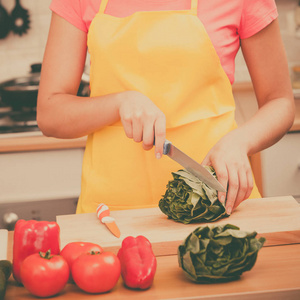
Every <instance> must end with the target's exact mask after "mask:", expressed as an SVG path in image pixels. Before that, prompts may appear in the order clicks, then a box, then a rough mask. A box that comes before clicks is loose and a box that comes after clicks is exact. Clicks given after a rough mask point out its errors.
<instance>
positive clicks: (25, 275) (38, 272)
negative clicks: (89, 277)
mask: <svg viewBox="0 0 300 300" xmlns="http://www.w3.org/2000/svg"><path fill="white" fill-rule="evenodd" d="M69 273H70V270H69V266H68V263H67V262H66V261H65V259H64V258H63V257H62V256H60V255H52V256H51V254H50V251H47V252H46V253H42V252H40V253H35V254H31V255H29V256H27V257H26V258H25V259H24V261H23V262H22V264H21V269H20V275H21V280H22V283H23V285H24V287H25V288H26V289H27V290H28V291H29V292H30V293H31V294H33V295H35V296H38V297H50V296H54V295H56V294H58V293H59V292H60V291H61V290H62V289H63V288H64V287H65V285H66V283H67V281H68V278H69Z"/></svg>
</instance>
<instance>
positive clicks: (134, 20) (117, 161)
mask: <svg viewBox="0 0 300 300" xmlns="http://www.w3.org/2000/svg"><path fill="white" fill-rule="evenodd" d="M51 9H52V11H53V15H52V20H51V26H50V32H49V37H48V42H47V46H46V51H45V56H44V61H43V68H42V75H41V82H40V90H39V96H38V107H37V119H38V124H39V126H40V128H41V130H42V131H43V133H44V134H45V135H46V136H53V137H57V138H77V137H81V136H84V135H88V140H87V145H86V151H85V155H84V160H83V169H82V186H81V195H80V198H79V202H78V207H77V212H78V213H85V212H94V211H95V210H96V207H97V205H98V203H100V202H105V203H106V204H107V205H109V206H110V208H111V209H128V208H143V207H152V206H156V205H157V204H158V201H159V200H160V198H161V195H163V194H164V192H165V188H166V184H167V182H168V180H170V179H171V172H172V171H177V170H178V169H180V166H179V165H178V164H176V163H175V162H173V161H172V160H171V159H169V158H168V157H162V148H163V143H164V141H165V139H166V138H167V139H168V140H170V141H171V142H173V143H174V144H175V145H176V146H178V147H179V148H181V149H182V150H183V151H184V152H186V153H187V154H189V155H190V156H191V157H193V158H194V159H195V160H197V161H199V162H202V164H204V165H212V166H213V167H214V168H215V170H216V174H217V177H218V179H219V181H220V183H221V184H222V185H223V186H224V187H227V193H226V194H225V193H221V192H219V194H218V197H219V199H220V201H221V202H223V203H225V199H226V210H227V212H228V213H229V214H230V213H231V212H232V211H233V210H234V209H235V208H236V207H237V206H238V205H239V204H240V203H241V202H242V201H243V200H245V199H247V198H249V197H250V198H253V197H259V193H258V191H257V189H256V187H255V184H254V182H253V177H252V172H251V167H250V164H249V160H248V156H249V155H252V154H254V153H256V152H259V151H261V150H263V149H265V148H267V147H269V146H271V145H273V144H274V143H275V142H277V141H278V140H279V139H280V138H281V137H282V136H283V135H284V134H285V133H286V132H287V130H288V129H289V128H290V127H291V125H292V122H293V119H294V103H293V95H292V89H291V84H290V80H289V72H288V67H287V61H286V57H285V52H284V47H283V44H282V41H281V38H280V32H279V26H278V20H277V10H276V6H275V3H274V1H273V0H264V1H262V0H255V1H253V0H244V1H241V0H234V1H223V0H215V1H202V0H199V1H197V0H178V1H168V0H155V1H153V0H151V1H150V0H149V1H145V0H141V1H138V0H129V1H122V0H81V1H80V0H76V1H74V0H65V1H58V0H53V1H52V4H51ZM240 46H241V48H242V51H243V55H244V57H245V60H246V63H247V66H248V68H249V72H250V75H251V78H252V82H253V85H254V89H255V93H256V96H257V101H258V106H259V110H258V112H257V113H256V114H255V116H254V117H253V118H252V119H251V120H249V121H248V122H246V123H245V124H244V125H243V126H241V127H239V128H237V126H236V123H235V120H234V109H235V105H234V99H233V96H232V90H231V83H232V82H233V80H234V79H233V76H234V58H235V55H236V53H237V51H238V49H239V47H240ZM87 47H88V51H89V53H90V56H91V71H90V85H91V95H90V98H88V99H86V98H80V97H77V96H76V92H77V89H78V85H79V83H80V80H81V75H82V72H83V69H84V64H85V58H86V50H87ZM154 138H155V150H152V151H145V150H150V149H152V148H153V141H154ZM253 187H254V188H253Z"/></svg>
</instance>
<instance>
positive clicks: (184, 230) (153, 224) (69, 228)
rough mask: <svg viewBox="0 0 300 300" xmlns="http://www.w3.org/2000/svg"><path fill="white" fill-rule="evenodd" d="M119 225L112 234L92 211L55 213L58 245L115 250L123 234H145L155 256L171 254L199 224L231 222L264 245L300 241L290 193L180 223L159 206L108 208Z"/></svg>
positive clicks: (299, 212) (297, 212)
mask: <svg viewBox="0 0 300 300" xmlns="http://www.w3.org/2000/svg"><path fill="white" fill-rule="evenodd" d="M111 215H112V216H113V217H115V219H116V223H117V225H118V226H119V228H120V231H121V237H120V238H116V237H115V236H113V235H112V234H111V233H110V232H109V230H108V229H107V228H106V227H105V226H104V225H103V224H101V222H100V221H99V220H98V218H97V216H96V213H88V214H79V215H64V216H57V222H58V224H59V226H60V229H61V235H60V236H61V247H64V246H65V245H66V244H67V243H69V242H73V241H89V242H94V243H97V244H99V245H101V246H102V247H103V248H104V249H106V250H107V251H112V252H114V253H116V252H117V251H118V249H119V247H120V246H121V242H122V240H123V239H124V238H125V237H126V236H130V235H131V236H138V235H144V236H146V237H147V238H148V239H149V240H150V242H151V243H152V247H153V251H154V253H155V255H156V256H161V255H174V254H176V253H177V247H178V246H179V245H180V244H181V243H182V241H183V240H184V239H185V238H186V237H187V236H188V235H189V234H190V233H191V232H192V231H193V230H194V229H196V228H197V227H199V226H205V225H209V226H214V225H220V224H227V223H229V224H233V225H236V226H238V227H240V229H241V230H244V231H256V232H257V233H258V236H264V237H266V239H267V242H266V244H265V245H266V246H271V245H286V244H292V243H300V217H299V216H300V205H299V204H298V202H297V201H296V200H295V199H294V198H293V197H291V196H287V197H272V198H262V199H249V200H247V201H244V202H243V203H242V204H241V205H240V206H239V207H238V209H237V210H236V211H235V212H234V213H233V214H232V215H231V216H230V217H228V218H224V219H221V220H219V221H217V222H214V223H202V224H188V225H185V224H182V223H178V222H175V221H173V220H170V219H168V218H167V216H165V215H164V214H163V213H162V212H161V211H160V209H159V208H147V209H133V210H123V211H112V212H111Z"/></svg>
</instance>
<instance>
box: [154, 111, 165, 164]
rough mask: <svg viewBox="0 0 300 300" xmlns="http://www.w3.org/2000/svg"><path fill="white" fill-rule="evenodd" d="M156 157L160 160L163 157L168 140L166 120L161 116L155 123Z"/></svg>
mask: <svg viewBox="0 0 300 300" xmlns="http://www.w3.org/2000/svg"><path fill="white" fill-rule="evenodd" d="M154 129H155V157H156V158H157V159H160V158H161V157H162V155H163V148H164V143H165V140H166V118H165V116H164V115H161V116H160V117H159V118H158V119H157V120H156V122H155V127H154Z"/></svg>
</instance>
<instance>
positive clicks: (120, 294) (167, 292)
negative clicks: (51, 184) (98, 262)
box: [5, 197, 300, 300]
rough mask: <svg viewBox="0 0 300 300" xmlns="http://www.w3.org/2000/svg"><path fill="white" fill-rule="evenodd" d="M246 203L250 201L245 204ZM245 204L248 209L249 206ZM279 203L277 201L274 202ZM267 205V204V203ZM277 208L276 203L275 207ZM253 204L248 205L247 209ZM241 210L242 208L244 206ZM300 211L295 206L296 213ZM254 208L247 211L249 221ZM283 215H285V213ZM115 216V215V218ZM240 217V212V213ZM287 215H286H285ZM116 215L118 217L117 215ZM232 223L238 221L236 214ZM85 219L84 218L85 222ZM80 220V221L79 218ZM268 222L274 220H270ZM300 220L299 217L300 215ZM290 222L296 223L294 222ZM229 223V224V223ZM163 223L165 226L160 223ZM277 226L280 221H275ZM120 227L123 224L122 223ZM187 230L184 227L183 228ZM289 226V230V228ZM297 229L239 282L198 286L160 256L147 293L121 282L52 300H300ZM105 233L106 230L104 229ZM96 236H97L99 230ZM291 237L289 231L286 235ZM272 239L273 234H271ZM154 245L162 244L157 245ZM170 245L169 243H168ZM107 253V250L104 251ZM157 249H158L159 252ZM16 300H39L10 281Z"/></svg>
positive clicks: (69, 291) (72, 289) (70, 287)
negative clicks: (108, 289)
mask: <svg viewBox="0 0 300 300" xmlns="http://www.w3.org/2000/svg"><path fill="white" fill-rule="evenodd" d="M277 201H291V198H290V197H289V198H282V199H277ZM246 202H247V201H246ZM246 202H245V205H247V204H246ZM275 202H276V201H275ZM265 203H268V202H265ZM275 204H276V203H275ZM249 205H250V206H251V203H248V206H249ZM241 207H242V206H241ZM297 209H298V207H297V206H294V208H293V210H297ZM250 211H251V207H248V214H250V215H249V218H252V216H251V213H250ZM281 211H284V209H282V210H281ZM281 211H280V210H279V211H278V215H276V216H274V220H277V219H278V222H280V220H281V221H282V220H283V219H282V218H281V217H280V214H281V213H282V212H281ZM113 213H114V212H112V214H113ZM240 214H241V212H240ZM286 214H287V212H283V215H286ZM116 215H118V213H117V212H116ZM233 216H234V214H233V215H232V219H231V220H237V222H238V219H239V213H238V212H237V213H236V215H235V217H234V218H233ZM82 217H83V216H81V218H82ZM78 218H80V217H78ZM269 218H271V217H270V216H269ZM299 218H300V215H299ZM290 220H293V219H292V218H291V219H290ZM228 221H229V220H228ZM161 222H163V221H162V220H161ZM276 222H277V221H276ZM119 223H122V222H121V220H119ZM182 226H185V225H182ZM289 226H290V225H288V226H287V228H289ZM297 228H298V225H297V227H296V230H295V231H294V232H295V235H294V236H295V239H294V240H293V238H292V237H291V236H289V237H288V239H286V240H284V239H281V236H283V235H284V234H285V233H284V231H283V232H282V233H281V234H279V235H278V237H280V241H279V242H278V243H275V242H272V243H269V244H266V246H264V247H263V248H262V249H261V250H260V252H259V254H258V259H257V262H256V264H255V266H254V267H253V269H252V270H251V271H249V272H245V273H243V275H242V276H241V278H240V279H239V280H237V281H233V282H227V283H221V284H195V283H193V282H191V281H189V280H188V279H187V278H186V277H185V275H184V273H183V272H182V270H181V269H180V268H179V266H178V261H177V255H176V254H174V253H171V254H165V255H163V254H162V252H160V254H159V255H158V256H157V272H156V275H155V279H154V283H153V286H152V287H151V288H150V289H149V290H147V291H135V290H129V289H127V288H126V287H124V285H123V280H122V279H121V278H120V279H119V281H118V284H117V285H116V286H115V288H114V289H113V290H112V291H111V292H109V293H106V294H99V295H90V294H86V293H84V292H82V291H80V290H79V289H78V288H77V287H76V286H75V285H74V284H67V286H66V287H65V288H64V290H63V291H62V292H61V293H60V294H59V295H58V296H56V297H55V298H51V299H64V300H68V299H72V300H76V299H108V300H118V299H141V300H144V299H193V300H194V299H210V300H211V299H225V300H229V299H230V300H249V299H270V300H277V299H278V300H279V299H280V300H282V299H284V300H286V299H288V300H289V299H295V300H296V299H297V300H299V299H300V241H299V239H298V236H299V231H298V230H297ZM104 230H105V228H104ZM96 232H98V231H97V230H96ZM287 233H289V234H290V231H287ZM270 236H272V233H270ZM12 241H13V232H9V243H8V259H10V260H11V259H12ZM154 244H155V245H158V244H160V245H161V243H160V242H159V241H154ZM166 244H169V245H170V242H166ZM104 249H105V247H104ZM157 249H158V248H157ZM16 299H20V300H23V299H37V298H35V297H33V296H31V295H30V293H29V292H28V291H27V290H26V289H25V288H23V287H19V286H17V285H16V284H15V281H14V280H13V279H12V278H10V280H9V284H8V288H7V293H6V297H5V300H16Z"/></svg>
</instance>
